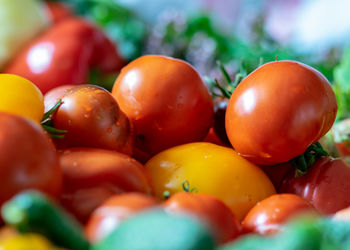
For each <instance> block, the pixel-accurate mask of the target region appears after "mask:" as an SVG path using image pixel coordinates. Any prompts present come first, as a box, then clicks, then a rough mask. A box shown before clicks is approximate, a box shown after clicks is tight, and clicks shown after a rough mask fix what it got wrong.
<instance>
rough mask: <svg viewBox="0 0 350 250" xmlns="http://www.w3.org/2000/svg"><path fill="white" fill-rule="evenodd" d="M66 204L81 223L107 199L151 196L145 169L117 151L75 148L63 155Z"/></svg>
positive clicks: (61, 162)
mask: <svg viewBox="0 0 350 250" xmlns="http://www.w3.org/2000/svg"><path fill="white" fill-rule="evenodd" d="M60 165H61V168H62V170H63V194H62V198H61V200H62V203H63V205H64V206H65V207H66V208H68V210H70V211H71V212H72V213H73V214H74V215H76V216H77V218H78V219H80V220H81V221H86V220H87V219H88V217H89V216H90V214H91V213H92V212H93V211H94V210H95V209H96V208H97V207H98V206H99V205H100V204H101V203H102V202H104V201H105V200H106V199H107V198H109V197H111V196H112V195H114V194H119V193H123V192H142V193H147V194H148V193H150V192H151V187H150V185H151V184H150V179H149V176H148V174H147V172H146V170H145V169H144V167H143V166H142V165H141V164H140V163H139V162H137V161H136V160H134V159H132V158H130V157H129V156H127V155H124V154H120V153H117V152H115V151H109V150H102V149H93V148H75V149H69V150H65V151H63V152H61V154H60Z"/></svg>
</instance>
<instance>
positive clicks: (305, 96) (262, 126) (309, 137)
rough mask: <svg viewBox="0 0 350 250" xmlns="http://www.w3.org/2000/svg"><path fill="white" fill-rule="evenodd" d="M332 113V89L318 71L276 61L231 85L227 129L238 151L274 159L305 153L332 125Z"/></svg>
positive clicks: (260, 159) (267, 160)
mask: <svg viewBox="0 0 350 250" xmlns="http://www.w3.org/2000/svg"><path fill="white" fill-rule="evenodd" d="M336 113H337V103H336V98H335V95H334V92H333V90H332V88H331V86H330V84H329V82H328V81H327V79H326V78H325V77H324V76H323V75H322V74H321V73H320V72H318V71H316V70H315V69H313V68H311V67H309V66H307V65H304V64H302V63H298V62H294V61H276V62H270V63H267V64H265V65H263V66H261V67H259V68H258V69H257V70H255V71H254V72H252V73H251V74H250V75H248V76H247V77H246V78H245V79H244V80H243V81H242V82H241V83H240V84H239V86H238V87H237V88H236V89H235V91H234V92H233V94H232V96H231V98H230V101H229V104H228V106H227V112H226V131H227V134H228V137H229V140H230V142H231V144H232V146H233V148H235V150H236V151H237V152H239V154H241V155H242V156H244V157H245V158H247V159H248V160H250V161H252V162H255V163H257V164H261V165H273V164H276V163H281V162H286V161H289V160H291V159H292V158H294V157H296V156H298V155H300V154H302V153H304V151H305V150H306V149H307V147H308V146H309V145H310V144H312V143H315V142H316V141H318V140H319V139H320V138H321V137H322V136H323V135H324V134H326V132H327V131H328V130H329V129H330V128H331V126H332V124H333V122H334V120H335V116H336Z"/></svg>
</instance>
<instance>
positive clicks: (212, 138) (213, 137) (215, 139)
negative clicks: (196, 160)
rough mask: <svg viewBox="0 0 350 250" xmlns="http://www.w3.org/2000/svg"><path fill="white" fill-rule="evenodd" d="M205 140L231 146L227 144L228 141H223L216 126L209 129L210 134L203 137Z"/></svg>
mask: <svg viewBox="0 0 350 250" xmlns="http://www.w3.org/2000/svg"><path fill="white" fill-rule="evenodd" d="M203 142H210V143H214V144H216V145H219V146H224V147H230V146H229V145H227V144H226V143H224V142H222V141H221V139H220V138H219V137H218V135H217V134H216V133H215V131H214V128H210V129H209V131H208V134H207V135H206V137H205V138H204V139H203Z"/></svg>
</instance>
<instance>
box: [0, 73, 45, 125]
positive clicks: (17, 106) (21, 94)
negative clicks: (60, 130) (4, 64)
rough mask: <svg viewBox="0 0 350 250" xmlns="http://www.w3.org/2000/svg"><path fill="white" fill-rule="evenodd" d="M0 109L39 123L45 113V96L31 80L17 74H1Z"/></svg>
mask: <svg viewBox="0 0 350 250" xmlns="http://www.w3.org/2000/svg"><path fill="white" fill-rule="evenodd" d="M0 111H4V112H8V113H12V114H16V115H20V116H24V117H27V118H29V119H32V120H34V121H35V122H37V123H39V122H40V121H41V119H42V117H43V114H44V97H43V95H42V93H41V92H40V90H39V89H38V88H37V87H36V86H35V85H34V84H33V83H32V82H31V81H29V80H27V79H25V78H23V77H20V76H17V75H12V74H0Z"/></svg>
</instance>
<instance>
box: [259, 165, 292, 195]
mask: <svg viewBox="0 0 350 250" xmlns="http://www.w3.org/2000/svg"><path fill="white" fill-rule="evenodd" d="M260 168H261V169H262V170H263V171H264V172H265V174H266V175H267V176H268V177H269V178H270V180H271V182H272V183H273V185H274V186H275V188H276V190H278V188H279V187H280V186H281V184H282V181H283V180H284V178H285V176H286V175H287V174H288V173H289V172H290V171H293V170H295V168H294V167H293V165H292V164H291V163H290V162H284V163H280V164H276V165H272V166H260Z"/></svg>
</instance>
